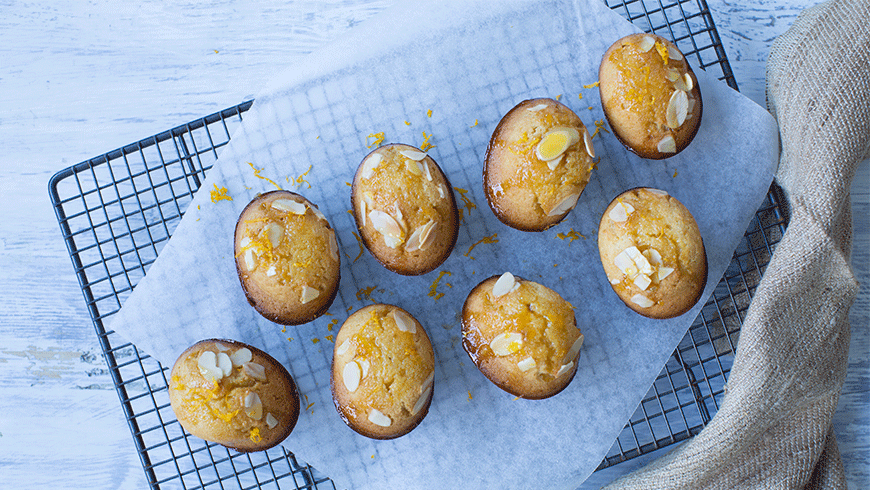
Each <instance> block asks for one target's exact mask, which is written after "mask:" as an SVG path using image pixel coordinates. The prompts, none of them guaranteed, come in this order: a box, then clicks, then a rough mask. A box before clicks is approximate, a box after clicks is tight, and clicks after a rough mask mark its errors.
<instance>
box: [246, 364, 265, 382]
mask: <svg viewBox="0 0 870 490" xmlns="http://www.w3.org/2000/svg"><path fill="white" fill-rule="evenodd" d="M242 371H243V372H244V373H245V374H246V375H248V376H250V377H252V378H254V379H256V380H259V381H266V368H264V367H263V366H262V365H260V364H257V363H256V362H246V363H244V364H242Z"/></svg>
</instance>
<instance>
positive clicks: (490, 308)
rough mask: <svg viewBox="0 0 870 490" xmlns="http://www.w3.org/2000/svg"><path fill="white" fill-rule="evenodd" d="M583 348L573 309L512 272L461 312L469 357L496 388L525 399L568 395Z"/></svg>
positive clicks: (484, 285)
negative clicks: (564, 393)
mask: <svg viewBox="0 0 870 490" xmlns="http://www.w3.org/2000/svg"><path fill="white" fill-rule="evenodd" d="M582 345H583V334H582V333H581V332H580V329H578V328H577V322H576V320H575V318H574V308H573V307H572V306H571V304H570V303H568V302H567V301H565V300H564V299H563V298H562V297H561V296H560V295H559V294H558V293H556V292H555V291H553V290H552V289H550V288H548V287H546V286H543V285H541V284H538V283H536V282H533V281H526V280H524V279H521V278H519V277H515V276H514V275H513V274H511V273H510V272H505V273H504V274H502V275H501V276H492V277H490V278H488V279H486V280H484V281H483V282H481V283H480V284H478V285H477V286H476V287H475V288H474V289H473V290H472V291H471V292H470V293H469V295H468V298H467V299H466V300H465V304H464V305H463V307H462V347H463V348H464V349H465V352H466V353H467V354H468V356H469V357H470V358H471V361H472V362H474V365H475V366H477V368H478V369H480V372H481V373H483V375H484V376H486V377H487V378H488V379H489V380H490V381H492V382H493V383H494V384H495V385H496V386H498V387H499V388H501V389H503V390H505V391H507V392H508V393H511V394H513V395H516V396H519V397H522V398H530V399H541V398H548V397H551V396H553V395H555V394H557V393H559V392H560V391H562V390H563V389H565V387H566V386H568V384H569V383H570V382H571V380H572V379H573V378H574V374H575V373H576V372H577V357H578V355H579V352H580V347H581V346H582Z"/></svg>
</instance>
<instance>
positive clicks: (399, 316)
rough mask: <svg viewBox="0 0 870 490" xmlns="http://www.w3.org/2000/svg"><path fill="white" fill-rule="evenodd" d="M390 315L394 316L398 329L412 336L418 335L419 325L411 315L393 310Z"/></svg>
mask: <svg viewBox="0 0 870 490" xmlns="http://www.w3.org/2000/svg"><path fill="white" fill-rule="evenodd" d="M390 314H391V315H392V316H393V320H395V322H396V327H398V328H399V330H401V331H402V332H408V333H411V334H415V333H417V324H416V322H414V319H413V318H411V316H410V315H408V314H407V313H405V312H404V311H402V310H393V311H391V312H390Z"/></svg>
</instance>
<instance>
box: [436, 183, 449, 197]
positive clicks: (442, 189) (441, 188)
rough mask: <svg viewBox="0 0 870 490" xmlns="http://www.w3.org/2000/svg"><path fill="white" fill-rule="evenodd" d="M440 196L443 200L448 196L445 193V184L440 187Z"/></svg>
mask: <svg viewBox="0 0 870 490" xmlns="http://www.w3.org/2000/svg"><path fill="white" fill-rule="evenodd" d="M438 195H439V196H441V199H444V196H446V195H447V194H446V193H445V192H444V184H440V185H438Z"/></svg>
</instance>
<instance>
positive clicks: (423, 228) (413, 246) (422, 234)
mask: <svg viewBox="0 0 870 490" xmlns="http://www.w3.org/2000/svg"><path fill="white" fill-rule="evenodd" d="M434 228H435V222H434V221H432V220H429V222H428V223H426V224H425V225H420V226H418V227H417V228H415V229H414V232H413V233H411V236H410V237H408V242H407V243H406V244H405V250H407V251H408V252H416V251H417V250H423V249H425V248H426V246H428V245H429V241H430V240H429V238H430V237H432V236H433V235H432V230H433V229H434Z"/></svg>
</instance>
